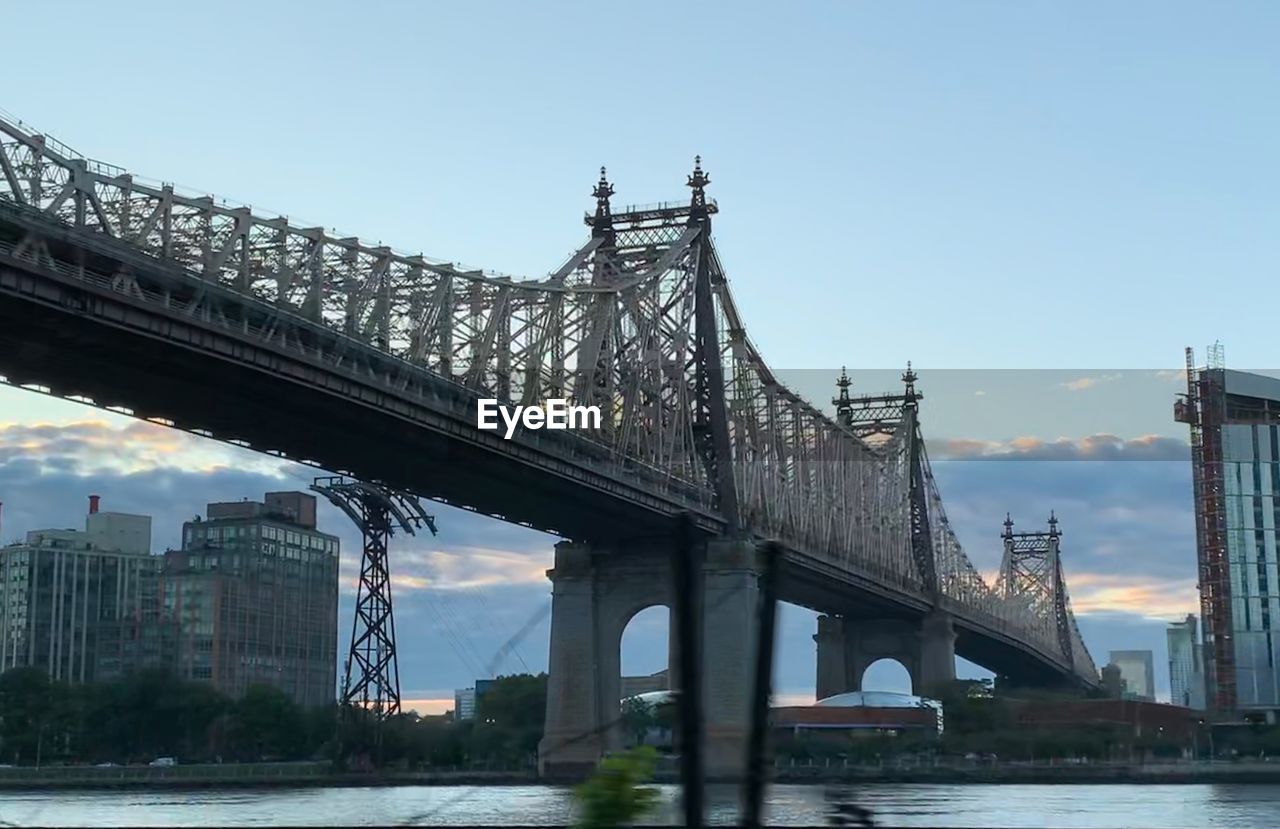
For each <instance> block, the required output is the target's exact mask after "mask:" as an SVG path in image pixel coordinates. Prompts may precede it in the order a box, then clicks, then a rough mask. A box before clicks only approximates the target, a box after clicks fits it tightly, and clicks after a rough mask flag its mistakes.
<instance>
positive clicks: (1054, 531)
mask: <svg viewBox="0 0 1280 829" xmlns="http://www.w3.org/2000/svg"><path fill="white" fill-rule="evenodd" d="M1049 535H1061V533H1060V532H1058V516H1057V515H1055V514H1054V511H1053V510H1049Z"/></svg>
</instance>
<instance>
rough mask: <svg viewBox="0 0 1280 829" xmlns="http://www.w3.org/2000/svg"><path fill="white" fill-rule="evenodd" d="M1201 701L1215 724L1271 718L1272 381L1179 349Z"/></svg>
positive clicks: (1276, 454) (1277, 700)
mask: <svg viewBox="0 0 1280 829" xmlns="http://www.w3.org/2000/svg"><path fill="white" fill-rule="evenodd" d="M1175 417H1176V419H1177V420H1178V421H1179V422H1182V423H1186V424H1188V425H1189V426H1190V427H1191V455H1192V472H1193V485H1194V493H1195V512H1196V550H1197V555H1198V559H1199V588H1200V607H1201V615H1202V618H1203V624H1204V653H1205V666H1204V667H1205V685H1206V700H1207V702H1208V704H1209V706H1210V708H1211V709H1212V710H1213V711H1214V712H1215V713H1217V714H1219V715H1222V716H1231V715H1244V716H1250V715H1254V716H1256V715H1260V714H1261V715H1265V717H1266V719H1267V720H1268V721H1274V719H1275V715H1276V712H1277V711H1280V637H1278V636H1277V635H1276V634H1277V633H1278V632H1280V574H1278V573H1277V552H1278V551H1277V543H1276V542H1277V537H1276V528H1277V527H1278V526H1280V434H1278V431H1280V379H1277V378H1274V377H1267V376H1264V375H1261V374H1252V373H1248V372H1243V371H1231V370H1229V369H1227V368H1226V367H1225V365H1224V363H1223V360H1222V351H1221V347H1220V346H1214V347H1213V348H1211V349H1210V352H1209V359H1208V364H1207V365H1206V366H1205V367H1203V368H1198V367H1197V366H1196V364H1195V356H1194V354H1193V352H1192V350H1191V349H1189V348H1188V349H1187V394H1186V396H1185V397H1181V398H1180V399H1179V400H1178V401H1177V403H1176V405H1175Z"/></svg>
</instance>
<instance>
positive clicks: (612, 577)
mask: <svg viewBox="0 0 1280 829" xmlns="http://www.w3.org/2000/svg"><path fill="white" fill-rule="evenodd" d="M547 576H548V577H549V578H550V579H551V582H552V585H553V587H552V599H551V655H550V660H549V676H548V678H547V715H546V725H545V730H544V735H543V738H542V742H541V743H540V744H539V746H538V769H539V773H540V774H542V775H543V776H546V777H580V776H582V775H584V774H586V773H587V772H589V771H590V770H591V769H593V768H594V767H595V765H596V763H597V762H598V761H599V759H600V757H601V756H603V755H604V754H605V753H606V752H608V751H612V750H615V749H620V748H622V746H623V744H624V733H623V729H622V727H621V724H620V722H619V718H620V716H621V705H620V699H619V698H620V696H621V681H620V678H619V674H620V668H621V664H620V662H621V657H620V649H621V642H622V633H623V630H624V629H625V628H626V626H627V623H628V622H629V621H630V620H631V618H632V617H633V616H635V614H636V613H638V612H640V611H641V610H643V609H645V608H647V607H652V606H654V605H667V606H668V607H669V606H670V599H671V567H670V556H669V554H668V551H667V550H665V549H661V548H657V547H655V546H652V545H645V546H642V547H627V548H610V549H605V548H593V547H591V546H590V545H586V544H577V543H573V542H561V543H560V544H557V545H556V557H555V567H554V568H553V569H551V570H550V571H548V573H547ZM758 579H759V569H758V566H757V563H756V553H755V546H754V545H753V544H750V543H748V542H740V541H730V540H724V539H716V540H713V541H711V542H710V543H709V544H708V545H707V548H706V555H705V563H704V570H703V591H704V592H703V596H702V597H701V600H700V601H699V606H700V615H701V619H702V631H703V634H702V635H703V653H702V699H703V726H704V735H705V742H704V759H703V765H704V769H705V771H706V774H707V776H708V777H711V778H738V777H740V776H741V775H742V774H743V773H744V772H745V764H746V746H747V737H748V732H749V728H750V696H751V688H752V677H753V675H754V674H753V672H754V670H755V652H756V629H757V611H758V602H759V586H758ZM672 626H673V627H674V624H673V625H672ZM678 647H679V643H678V642H677V641H676V637H675V635H674V633H673V634H672V636H671V639H670V648H671V652H670V664H671V665H672V666H674V665H675V664H677V660H676V649H677V648H678ZM670 680H671V681H670V683H669V685H670V687H671V688H673V689H678V688H679V676H678V675H677V674H674V673H673V674H671V675H670Z"/></svg>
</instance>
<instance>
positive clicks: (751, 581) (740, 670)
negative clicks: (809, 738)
mask: <svg viewBox="0 0 1280 829" xmlns="http://www.w3.org/2000/svg"><path fill="white" fill-rule="evenodd" d="M759 579H760V569H759V565H758V562H757V557H756V548H755V545H754V544H751V543H749V542H744V541H732V540H727V539H717V540H714V541H712V542H710V543H709V544H708V545H707V555H706V564H705V571H704V573H703V585H704V586H703V598H702V624H703V628H702V630H703V633H702V636H703V640H702V703H703V717H704V720H703V723H704V734H705V746H706V748H705V756H704V767H705V769H706V775H707V777H708V778H709V779H717V778H718V779H734V780H737V779H741V778H742V777H743V776H744V775H745V773H746V760H747V738H748V735H749V733H750V728H751V689H752V678H753V676H754V672H755V663H756V649H757V639H758V632H759V627H758V621H759V616H758V614H759V603H760V586H759V584H760V581H759Z"/></svg>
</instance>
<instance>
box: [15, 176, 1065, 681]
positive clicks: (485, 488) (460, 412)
mask: <svg viewBox="0 0 1280 829" xmlns="http://www.w3.org/2000/svg"><path fill="white" fill-rule="evenodd" d="M29 235H33V236H34V237H36V238H39V239H42V240H44V241H45V243H46V244H47V248H48V251H49V253H50V254H51V255H52V259H48V258H44V257H41V258H42V259H43V261H40V262H37V261H33V260H32V259H31V258H29V255H24V256H19V255H17V253H18V251H19V246H20V243H21V242H22V240H23V239H25V238H29ZM121 266H127V270H128V271H129V272H130V273H131V274H132V275H133V277H134V279H135V280H136V282H129V283H128V284H120V283H118V282H117V283H115V284H113V277H112V276H110V275H112V274H117V273H119V272H120V271H121ZM281 314H282V312H281V311H280V310H279V309H277V308H275V307H274V306H272V305H270V304H268V303H264V302H260V301H258V300H256V299H253V298H250V297H246V296H245V295H243V294H241V293H238V292H236V291H233V290H231V289H230V288H227V287H223V286H220V285H216V284H213V283H210V282H207V281H205V280H202V279H200V278H199V277H198V276H195V275H193V274H191V273H188V272H186V271H185V270H182V269H180V268H176V267H171V266H167V265H165V264H164V263H162V262H159V261H158V260H156V259H153V258H151V257H149V256H147V255H145V254H142V253H140V252H138V251H136V250H134V249H133V248H131V247H130V246H128V245H126V244H123V243H121V242H118V241H116V240H114V239H111V238H108V237H104V236H102V235H100V234H94V233H91V232H78V231H76V230H74V229H72V228H68V227H66V226H65V225H62V224H60V223H58V222H56V221H53V220H51V219H49V218H47V217H44V216H41V215H39V214H38V213H35V212H34V211H31V210H28V209H26V208H23V207H21V206H15V205H13V204H11V203H7V202H4V201H0V375H4V377H6V378H7V381H8V382H9V383H10V384H13V385H19V386H29V387H35V388H37V389H38V390H41V391H47V393H50V394H54V395H57V396H61V397H67V398H76V399H80V400H82V401H91V402H92V403H93V404H94V405H97V406H100V407H106V408H111V407H115V408H116V409H117V410H119V409H125V410H128V411H127V413H129V414H132V415H133V416H135V417H139V418H146V419H150V420H155V421H157V422H162V423H164V424H165V425H170V426H174V427H176V428H180V429H185V430H188V431H191V432H195V433H197V434H201V435H205V436H208V437H212V438H215V439H220V440H224V441H230V442H233V443H237V444H238V445H243V446H247V447H250V448H252V449H254V450H257V451H261V452H266V453H270V454H276V455H280V456H283V457H287V458H292V459H296V460H301V461H306V462H309V463H312V464H314V465H315V466H317V467H319V468H323V469H327V470H333V471H339V472H343V473H346V474H351V475H354V476H356V477H359V478H363V479H367V480H379V481H383V482H385V483H387V484H389V485H391V486H394V487H397V488H401V489H404V490H407V491H410V492H414V493H416V494H418V495H420V496H423V497H427V498H432V499H435V500H438V501H441V502H444V503H448V504H452V505H455V506H459V507H462V508H464V509H468V510H472V511H475V512H478V513H482V514H485V515H490V516H493V517H495V518H499V519H501V520H505V521H509V522H513V523H518V524H521V525H524V526H529V527H533V528H536V529H539V530H543V531H546V532H549V533H552V534H555V535H559V536H562V537H565V538H571V539H576V540H582V541H589V542H591V543H593V544H605V545H610V544H613V543H614V542H618V541H622V540H626V539H636V538H643V537H662V536H665V534H666V533H667V532H668V527H669V526H670V516H672V515H673V514H675V513H677V512H680V511H685V510H687V511H690V512H692V513H693V514H694V515H695V517H696V520H697V522H698V524H699V525H700V526H701V528H702V529H704V530H705V531H707V532H708V533H710V534H717V533H719V532H721V531H722V530H723V522H722V521H721V519H720V518H719V516H717V515H716V514H715V512H714V511H713V510H712V509H711V508H710V507H709V505H708V504H707V503H706V501H705V497H706V496H705V493H702V492H699V491H697V490H696V489H694V488H692V487H688V488H682V487H681V486H680V484H679V483H678V482H675V481H673V480H672V479H671V478H670V476H666V475H663V474H662V472H661V471H660V470H657V469H650V468H644V467H642V466H638V465H636V464H629V465H628V466H627V467H626V468H623V469H621V470H619V469H618V467H617V464H616V461H614V460H613V459H612V458H611V457H610V453H609V451H608V450H607V448H606V447H604V446H602V445H599V444H595V443H593V442H592V441H591V440H589V439H588V438H586V437H584V436H582V435H579V434H575V433H569V432H549V431H545V430H543V431H536V432H530V431H527V430H520V431H519V432H518V433H517V436H516V437H515V438H514V439H513V440H511V441H507V440H504V439H503V438H502V437H501V435H500V434H498V433H496V432H488V431H480V430H478V429H477V428H476V427H475V401H476V399H477V395H476V393H475V392H473V391H471V390H469V389H467V388H465V387H463V386H461V385H459V384H457V383H455V382H453V381H451V380H450V379H448V378H445V377H442V376H440V375H438V374H435V373H433V372H430V371H428V370H426V369H423V368H419V367H417V366H413V365H411V364H409V363H406V362H404V361H402V360H399V359H397V358H396V357H393V356H391V355H389V354H386V353H385V352H382V351H380V350H378V349H376V348H374V347H372V346H370V345H367V344H365V343H363V342H361V341H358V340H356V339H354V338H350V337H346V336H344V335H343V334H342V333H340V332H339V331H336V330H334V329H333V328H330V327H327V326H325V325H321V324H317V323H313V322H310V321H308V320H305V319H302V318H300V317H291V318H290V319H289V324H290V328H291V329H292V330H293V331H295V332H296V331H302V332H304V336H302V337H301V338H300V339H295V340H294V341H292V342H282V341H281V340H280V339H278V338H275V337H273V336H272V334H271V330H272V325H273V321H276V320H278V318H279V317H280V316H281ZM788 558H789V566H788V568H787V573H788V575H787V577H786V581H785V583H784V585H783V586H782V598H783V599H784V600H785V601H788V602H792V603H796V604H799V605H802V606H805V607H809V608H812V609H814V610H817V611H819V612H823V613H828V614H840V615H844V616H847V617H850V618H860V617H876V618H883V617H886V616H888V617H902V618H903V619H907V620H918V619H921V618H923V616H924V615H925V614H926V612H927V611H928V609H929V607H930V604H931V602H930V598H929V597H927V596H925V595H922V594H921V593H919V592H918V591H914V590H911V589H910V588H909V587H908V586H906V585H896V584H890V583H886V582H885V580H883V579H881V578H878V577H877V575H876V574H874V573H859V572H854V571H850V570H848V569H845V568H843V567H835V566H833V565H832V564H830V563H829V562H825V561H823V560H822V559H821V558H820V557H817V556H810V555H806V554H805V552H804V551H799V550H789V551H788ZM935 601H940V604H941V608H942V609H944V610H946V611H948V612H950V613H951V614H952V615H953V617H954V621H955V629H956V636H957V639H956V652H957V653H958V654H959V655H961V656H963V657H965V658H966V659H969V660H971V661H973V662H975V663H977V664H980V665H983V666H984V667H987V668H989V669H990V670H993V671H995V672H996V673H998V674H1001V675H1006V676H1009V677H1011V678H1014V679H1016V680H1017V681H1020V682H1025V683H1027V684H1038V685H1043V684H1054V683H1061V682H1063V681H1072V676H1073V673H1072V668H1071V666H1070V665H1067V664H1065V663H1064V662H1063V661H1062V660H1061V659H1060V658H1059V657H1057V656H1056V655H1055V654H1052V653H1048V652H1046V651H1044V650H1042V649H1040V648H1037V647H1036V646H1035V645H1034V644H1032V643H1029V642H1027V641H1024V640H1023V639H1021V638H1020V637H1019V636H1018V634H1017V631H1014V630H1008V629H1006V627H1005V626H1004V624H1003V623H1002V622H1001V621H1000V620H998V619H995V618H979V617H977V616H975V615H974V614H973V612H972V611H971V610H970V609H969V608H965V607H961V606H955V607H950V606H948V603H949V600H947V599H946V598H945V597H943V598H942V599H941V600H935Z"/></svg>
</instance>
